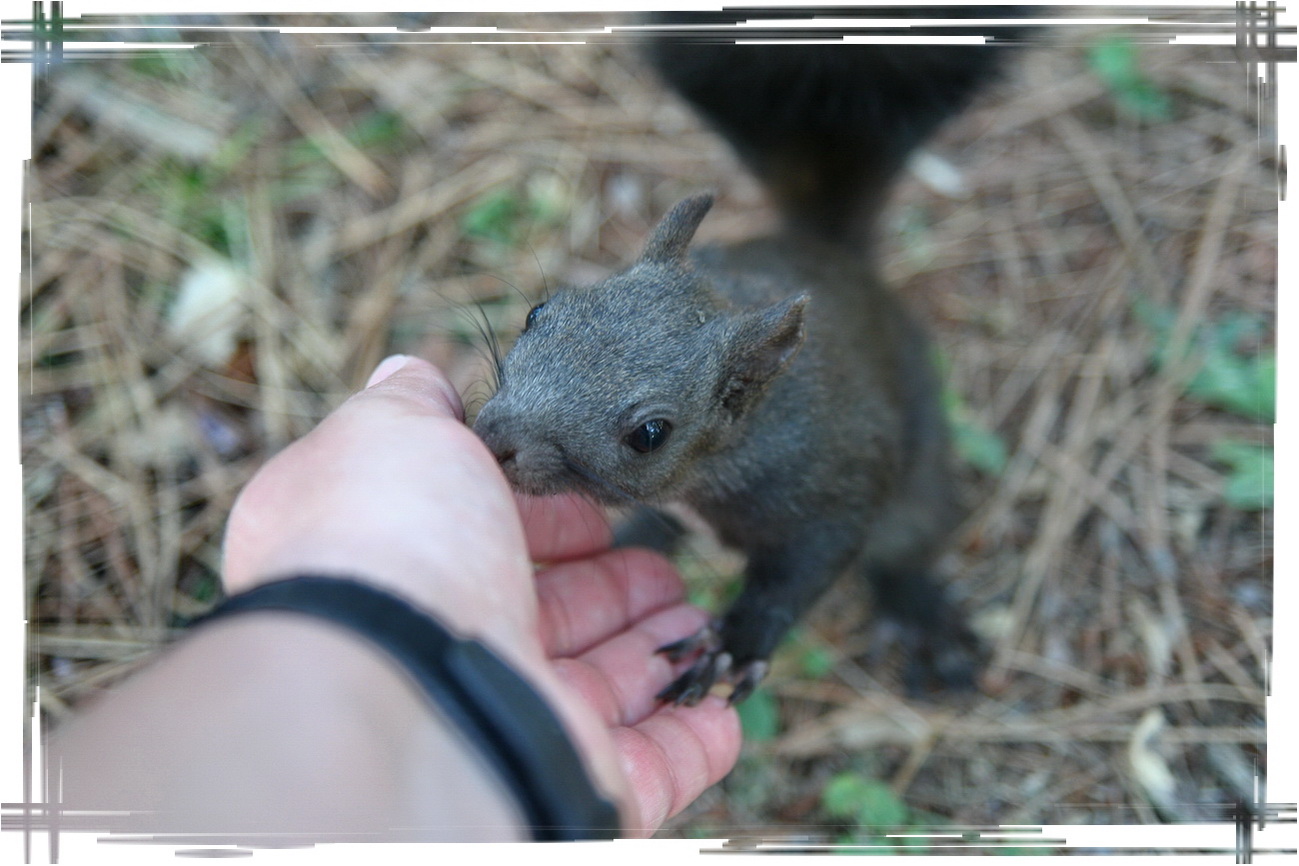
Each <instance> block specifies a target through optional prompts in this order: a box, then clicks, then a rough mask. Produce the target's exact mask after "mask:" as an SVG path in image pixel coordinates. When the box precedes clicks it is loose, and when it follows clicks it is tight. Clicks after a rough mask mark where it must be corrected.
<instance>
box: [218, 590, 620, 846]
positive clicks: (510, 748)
mask: <svg viewBox="0 0 1299 866" xmlns="http://www.w3.org/2000/svg"><path fill="white" fill-rule="evenodd" d="M254 610H277V611H288V612H297V613H304V614H310V615H312V616H316V617H320V618H322V619H326V620H328V621H330V622H334V623H337V624H339V625H343V626H346V627H348V628H349V629H351V630H352V631H354V632H358V633H359V634H361V635H364V636H365V637H366V638H368V639H369V640H370V641H371V642H373V643H375V644H377V645H378V646H379V647H380V648H382V649H384V650H385V651H387V652H388V654H389V655H391V656H392V657H393V658H394V659H396V660H397V661H398V662H399V663H400V664H401V666H402V667H403V668H405V670H406V672H407V673H409V674H410V675H411V677H413V678H414V680H415V682H416V683H418V684H419V686H420V688H422V689H423V690H424V691H425V693H427V694H428V696H429V697H430V698H431V699H432V700H433V702H434V703H435V704H436V705H437V706H438V708H439V709H441V710H442V711H443V712H444V713H445V714H446V715H447V716H448V717H449V718H450V719H451V720H452V721H453V722H454V723H455V724H456V726H457V727H458V728H459V729H460V730H461V732H462V733H463V734H464V735H465V737H466V738H467V739H468V740H469V741H470V742H471V743H473V745H474V747H475V748H476V749H477V750H478V751H479V752H480V753H481V754H482V756H483V758H484V759H485V760H486V761H487V762H488V764H490V765H491V767H492V768H493V769H494V770H495V772H496V774H497V775H498V776H499V777H500V778H501V780H502V781H504V782H505V784H506V786H507V787H508V788H509V789H510V791H511V793H513V795H514V797H515V799H516V800H517V801H518V804H519V806H520V808H521V809H522V811H523V813H524V816H525V817H526V818H527V820H528V823H529V824H530V825H531V828H532V833H533V838H535V839H536V840H537V841H574V840H585V839H612V838H614V837H615V836H617V834H618V810H617V809H616V808H615V807H614V805H613V804H612V803H611V802H609V801H608V800H607V799H605V798H603V797H602V796H600V794H599V792H598V791H597V790H596V789H595V786H594V785H593V784H592V783H591V780H590V779H589V778H588V777H587V775H586V771H585V770H584V769H583V764H582V759H581V757H580V756H579V755H578V753H577V750H576V749H575V748H574V747H573V744H572V742H571V741H570V740H569V738H568V736H567V734H566V733H565V732H564V728H563V726H562V725H561V724H560V723H559V719H558V718H556V716H555V713H554V711H553V710H551V708H550V706H549V705H548V704H547V703H546V702H545V701H544V700H542V699H541V696H540V695H538V694H537V692H536V691H535V690H534V689H533V688H532V687H531V686H530V685H528V683H527V682H526V681H524V680H523V678H522V677H520V676H519V675H518V674H517V673H515V672H514V671H513V670H512V669H511V668H510V667H509V666H508V665H506V664H505V662H503V661H501V659H500V658H498V657H497V656H496V655H495V654H494V653H493V652H492V651H491V650H489V649H488V648H487V647H485V646H483V645H482V644H481V643H479V642H478V641H476V640H466V639H463V638H460V637H457V636H456V635H453V634H452V633H451V632H449V631H448V630H447V629H446V628H445V627H444V626H443V625H442V624H441V623H439V622H438V621H437V620H435V619H433V618H432V617H431V616H429V615H428V614H425V613H423V612H421V611H419V610H417V609H416V608H415V607H413V606H412V605H411V604H409V603H408V602H406V601H404V600H402V599H401V598H399V597H397V596H395V595H392V594H390V593H388V592H386V591H384V590H381V589H378V588H376V587H373V586H370V585H369V584H366V583H363V582H361V581H357V580H351V579H346V578H338V577H321V576H315V575H303V576H300V577H291V578H287V579H284V580H277V581H275V582H273V583H266V584H262V585H260V586H257V587H254V588H253V589H250V590H248V591H247V592H243V593H240V594H238V595H234V596H231V597H230V598H228V599H226V600H225V601H224V602H222V603H221V604H220V605H218V606H217V607H216V608H215V609H214V610H212V611H211V612H210V613H208V614H207V615H206V616H203V617H201V618H200V619H198V620H196V621H195V622H194V623H193V625H195V626H197V625H202V624H206V623H210V622H212V621H213V620H216V619H224V618H225V617H227V616H229V615H231V614H236V613H243V612H245V611H254Z"/></svg>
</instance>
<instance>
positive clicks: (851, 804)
mask: <svg viewBox="0 0 1299 866" xmlns="http://www.w3.org/2000/svg"><path fill="white" fill-rule="evenodd" d="M821 806H822V808H824V809H825V811H826V812H828V813H829V814H830V815H831V816H833V817H835V818H845V819H848V820H851V821H855V822H857V823H858V824H862V825H864V826H868V827H899V826H903V825H905V824H906V823H907V817H908V814H909V810H908V809H907V805H906V803H903V802H902V801H901V800H899V799H898V798H897V795H895V794H894V793H893V790H892V789H891V788H890V787H889V786H888V785H886V784H885V783H884V782H881V781H879V780H878V779H872V778H869V777H867V776H863V775H861V774H860V773H857V772H854V771H851V770H849V771H845V772H842V773H838V774H836V775H835V776H834V777H833V778H831V779H830V781H829V782H828V783H826V786H825V788H824V789H823V790H822V791H821Z"/></svg>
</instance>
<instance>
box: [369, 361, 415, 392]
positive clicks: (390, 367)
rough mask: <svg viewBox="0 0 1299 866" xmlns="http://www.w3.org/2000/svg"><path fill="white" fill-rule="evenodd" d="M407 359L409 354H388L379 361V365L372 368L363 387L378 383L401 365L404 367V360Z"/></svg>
mask: <svg viewBox="0 0 1299 866" xmlns="http://www.w3.org/2000/svg"><path fill="white" fill-rule="evenodd" d="M409 360H410V355H389V356H388V357H386V358H384V359H383V360H382V361H380V362H379V366H377V367H375V368H374V372H373V373H371V374H370V378H369V380H368V381H367V382H366V383H365V387H367V388H369V387H371V386H373V385H378V384H379V383H380V382H382V381H383V380H384V379H387V378H388V377H389V376H391V375H392V374H393V373H396V372H397V371H398V370H400V369H401V368H402V367H405V366H406V362H407V361H409Z"/></svg>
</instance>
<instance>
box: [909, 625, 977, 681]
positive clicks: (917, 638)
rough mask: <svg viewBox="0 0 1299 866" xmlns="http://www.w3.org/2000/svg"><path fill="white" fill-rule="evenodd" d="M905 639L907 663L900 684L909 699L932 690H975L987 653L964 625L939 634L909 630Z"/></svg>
mask: <svg viewBox="0 0 1299 866" xmlns="http://www.w3.org/2000/svg"><path fill="white" fill-rule="evenodd" d="M908 631H909V632H910V633H908V634H906V636H905V637H904V645H906V646H907V648H908V650H909V652H908V661H907V665H906V668H905V669H904V671H903V674H902V678H903V683H904V685H905V686H906V689H907V693H908V694H909V695H910V696H911V697H923V696H925V695H926V694H928V693H930V692H931V691H933V690H935V689H936V690H939V691H945V692H953V693H961V692H973V691H977V690H978V682H979V674H980V672H981V670H982V668H983V665H984V661H985V658H984V657H985V655H986V651H985V649H984V648H983V647H982V646H981V645H980V643H979V639H978V638H977V637H975V636H974V634H973V632H971V631H970V630H969V628H968V627H966V626H965V624H964V623H963V622H960V621H956V622H953V623H949V627H948V628H946V629H943V630H941V631H934V630H928V631H920V630H908Z"/></svg>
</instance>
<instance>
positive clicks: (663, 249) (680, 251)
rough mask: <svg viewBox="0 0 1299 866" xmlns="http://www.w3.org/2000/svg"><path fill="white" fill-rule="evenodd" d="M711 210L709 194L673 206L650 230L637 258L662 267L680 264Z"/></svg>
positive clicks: (711, 204)
mask: <svg viewBox="0 0 1299 866" xmlns="http://www.w3.org/2000/svg"><path fill="white" fill-rule="evenodd" d="M712 206H713V195H712V193H703V194H702V195H695V196H691V197H690V198H688V199H683V200H682V201H679V202H677V203H676V205H675V206H674V207H673V208H672V210H670V211H668V215H667V216H665V217H663V220H662V221H661V222H660V223H659V224H658V225H657V226H655V228H654V233H653V234H651V235H650V239H649V241H648V242H647V243H646V244H645V252H644V254H642V255H641V258H642V259H644V260H645V261H650V262H662V263H664V264H667V263H670V262H676V261H680V260H681V259H682V258H684V257H685V254H686V248H687V247H689V246H690V240H691V238H693V237H694V236H695V230H696V229H698V228H699V223H700V222H701V221H702V220H703V218H704V214H706V213H708V210H709V208H711V207H712Z"/></svg>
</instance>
